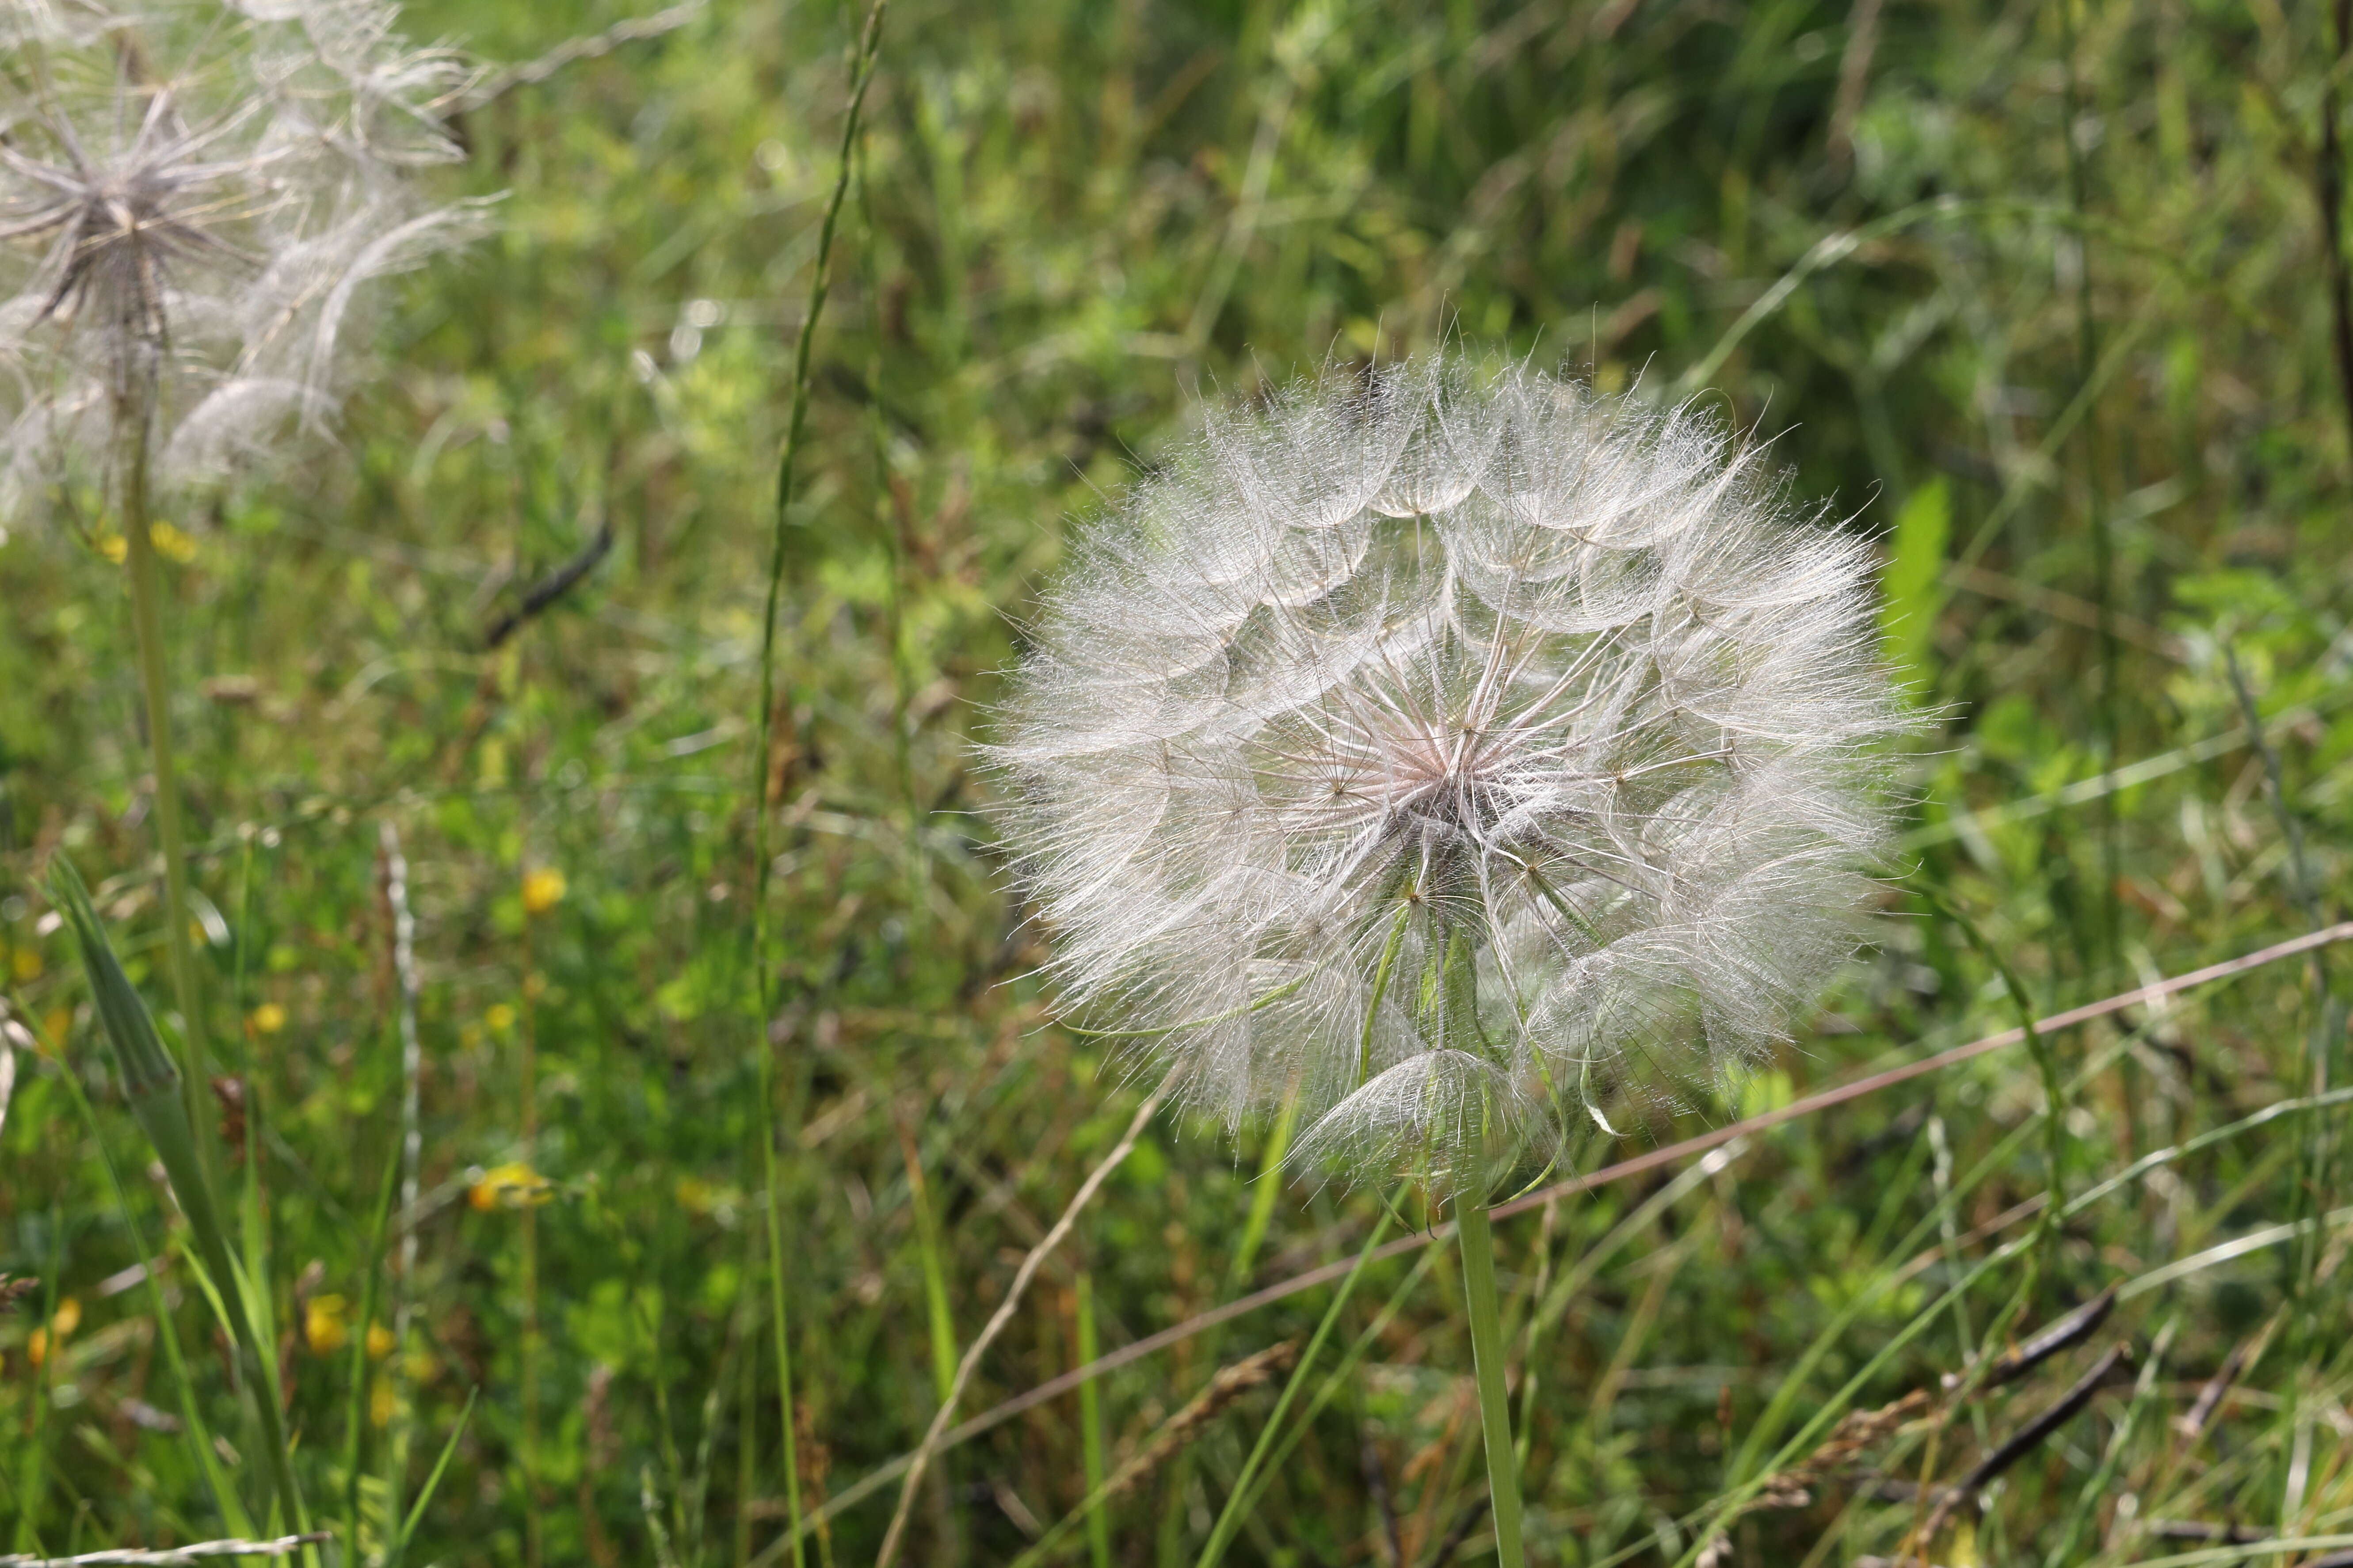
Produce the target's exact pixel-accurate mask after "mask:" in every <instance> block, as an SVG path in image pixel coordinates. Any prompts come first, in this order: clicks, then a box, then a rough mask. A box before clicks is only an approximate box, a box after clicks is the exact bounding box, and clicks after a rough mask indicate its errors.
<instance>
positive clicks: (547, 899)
mask: <svg viewBox="0 0 2353 1568" xmlns="http://www.w3.org/2000/svg"><path fill="white" fill-rule="evenodd" d="M563 901H564V873H563V872H561V871H559V870H557V869H555V868H554V867H553V866H542V867H541V868H539V869H537V870H536V871H533V872H532V873H531V874H530V875H528V876H526V877H525V878H523V879H522V907H523V908H524V909H525V910H529V911H530V912H531V913H533V914H535V915H543V914H545V913H546V912H547V911H548V910H552V909H554V907H555V906H556V905H558V904H560V903H562V902H563Z"/></svg>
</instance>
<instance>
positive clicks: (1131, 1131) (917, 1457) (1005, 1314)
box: [796, 1082, 1176, 1568]
mask: <svg viewBox="0 0 2353 1568" xmlns="http://www.w3.org/2000/svg"><path fill="white" fill-rule="evenodd" d="M1175 1087H1176V1086H1175V1084H1174V1083H1173V1082H1172V1083H1163V1084H1162V1085H1161V1086H1160V1087H1159V1088H1158V1089H1154V1090H1153V1091H1152V1093H1151V1094H1150V1095H1149V1096H1147V1097H1146V1098H1145V1101H1144V1103H1143V1104H1142V1105H1139V1106H1137V1107H1136V1108H1135V1116H1134V1119H1133V1120H1132V1121H1129V1122H1128V1124H1127V1131H1126V1132H1124V1134H1122V1135H1121V1137H1120V1141H1119V1142H1118V1143H1117V1144H1116V1145H1115V1146H1114V1147H1113V1150H1112V1152H1110V1153H1109V1154H1106V1155H1105V1156H1103V1163H1101V1164H1099V1165H1097V1166H1096V1167H1095V1168H1094V1169H1093V1171H1092V1172H1090V1173H1088V1176H1087V1179H1086V1180H1085V1181H1084V1182H1082V1183H1081V1184H1080V1186H1079V1190H1078V1191H1077V1192H1076V1193H1074V1194H1071V1202H1070V1205H1069V1206H1068V1207H1067V1208H1065V1209H1063V1210H1062V1217H1061V1218H1060V1219H1058V1220H1056V1221H1055V1222H1054V1228H1053V1229H1051V1230H1050V1231H1048V1232H1047V1233H1046V1235H1045V1238H1044V1239H1043V1240H1041V1241H1039V1243H1038V1245H1037V1246H1035V1247H1031V1248H1030V1249H1029V1257H1027V1258H1023V1259H1022V1260H1021V1267H1020V1268H1018V1269H1016V1270H1015V1271H1014V1275H1013V1283H1012V1284H1011V1285H1009V1286H1008V1287H1007V1288H1006V1291H1005V1300H1003V1301H1001V1302H999V1303H997V1311H996V1313H995V1315H994V1316H992V1317H991V1318H990V1319H989V1320H988V1326H987V1328H985V1329H983V1330H981V1331H980V1334H979V1337H978V1338H976V1339H975V1340H974V1341H973V1342H972V1343H971V1345H970V1346H969V1347H967V1348H966V1349H965V1352H964V1360H962V1361H961V1362H959V1363H956V1373H955V1384H953V1385H952V1386H951V1387H950V1388H949V1389H948V1396H947V1397H946V1398H945V1399H944V1400H942V1401H941V1402H940V1408H939V1413H938V1414H937V1415H934V1416H933V1417H932V1425H931V1427H930V1429H929V1430H928V1431H926V1432H925V1433H924V1434H923V1442H922V1444H921V1445H920V1446H918V1447H917V1448H916V1449H915V1451H914V1453H913V1455H912V1456H911V1457H910V1458H909V1459H908V1461H907V1479H906V1480H905V1481H904V1482H903V1483H902V1485H901V1486H900V1488H899V1506H898V1509H897V1510H896V1511H895V1512H893V1513H892V1515H891V1528H890V1529H889V1530H888V1531H885V1532H884V1534H883V1536H882V1550H881V1552H877V1553H876V1554H875V1557H874V1568H891V1563H892V1561H894V1560H895V1559H896V1558H897V1556H898V1554H899V1544H900V1542H901V1541H902V1539H903V1538H904V1537H905V1535H906V1531H907V1514H908V1510H910V1509H911V1508H912V1507H913V1504H914V1500H915V1488H916V1487H917V1486H919V1485H921V1484H922V1482H923V1471H924V1470H925V1469H926V1468H929V1466H930V1465H931V1462H932V1456H933V1455H934V1454H935V1453H937V1452H939V1450H940V1449H941V1448H943V1447H946V1441H945V1440H946V1436H947V1430H948V1423H949V1422H950V1421H951V1420H953V1419H955V1409H956V1405H957V1402H958V1401H960V1400H962V1399H963V1398H964V1391H965V1389H966V1388H967V1387H969V1386H970V1385H971V1384H972V1374H973V1372H974V1370H975V1369H976V1368H977V1367H978V1366H979V1365H980V1358H981V1356H982V1354H983V1353H984V1352H987V1349H988V1347H989V1346H990V1345H992V1344H994V1343H996V1342H997V1335H999V1334H1001V1333H1003V1332H1004V1331H1005V1325H1006V1324H1008V1323H1009V1322H1011V1321H1013V1312H1014V1310H1015V1309H1016V1308H1018V1306H1020V1304H1021V1298H1022V1296H1023V1295H1024V1294H1026V1293H1027V1292H1028V1290H1029V1281H1030V1280H1031V1279H1035V1278H1037V1274H1038V1269H1039V1266H1040V1265H1042V1264H1043V1263H1044V1262H1045V1261H1046V1259H1047V1258H1048V1257H1049V1256H1050V1254H1051V1253H1052V1252H1053V1250H1054V1248H1056V1247H1060V1246H1061V1245H1062V1241H1063V1238H1065V1237H1068V1236H1069V1235H1070V1234H1071V1226H1074V1225H1076V1224H1077V1223H1078V1218H1079V1213H1080V1211H1081V1210H1082V1209H1084V1208H1085V1207H1086V1206H1087V1205H1088V1203H1089V1202H1090V1201H1092V1199H1093V1197H1094V1195H1095V1194H1096V1193H1097V1192H1099V1191H1100V1190H1102V1187H1103V1183H1104V1182H1105V1181H1107V1180H1108V1179H1110V1176H1111V1173H1113V1171H1116V1170H1117V1169H1119V1167H1120V1164H1121V1163H1122V1162H1124V1160H1125V1159H1126V1158H1127V1157H1128V1155H1129V1153H1131V1152H1133V1151H1134V1148H1135V1141H1136V1140H1137V1139H1138V1138H1141V1137H1142V1136H1143V1135H1144V1129H1145V1123H1147V1122H1149V1121H1151V1120H1152V1113H1153V1112H1154V1111H1155V1110H1159V1109H1160V1102H1161V1101H1162V1100H1166V1099H1167V1098H1168V1094H1169V1091H1170V1090H1171V1089H1174V1088H1175ZM796 1539H797V1537H796Z"/></svg>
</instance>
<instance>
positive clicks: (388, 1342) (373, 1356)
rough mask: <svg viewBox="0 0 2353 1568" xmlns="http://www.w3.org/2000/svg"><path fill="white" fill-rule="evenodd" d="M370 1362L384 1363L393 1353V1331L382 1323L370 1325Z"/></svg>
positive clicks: (368, 1343)
mask: <svg viewBox="0 0 2353 1568" xmlns="http://www.w3.org/2000/svg"><path fill="white" fill-rule="evenodd" d="M367 1352H368V1360H370V1361H382V1360H383V1359H384V1358H385V1357H386V1356H388V1355H390V1354H391V1353H392V1331H391V1330H390V1329H387V1328H385V1326H384V1325H383V1324H382V1323H370V1324H369V1325H368V1331H367Z"/></svg>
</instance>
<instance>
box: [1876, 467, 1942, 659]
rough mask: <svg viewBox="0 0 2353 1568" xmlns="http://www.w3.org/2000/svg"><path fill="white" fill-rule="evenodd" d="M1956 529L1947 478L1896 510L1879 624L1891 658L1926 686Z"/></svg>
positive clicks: (1934, 481)
mask: <svg viewBox="0 0 2353 1568" xmlns="http://www.w3.org/2000/svg"><path fill="white" fill-rule="evenodd" d="M1952 529H1953V509H1952V493H1951V491H1950V490H1949V489H1947V486H1946V483H1945V481H1944V479H1942V478H1938V479H1931V480H1929V481H1928V482H1927V483H1926V484H1925V485H1922V486H1921V487H1920V488H1919V489H1916V490H1914V491H1913V492H1912V495H1911V498H1910V499H1909V500H1906V501H1905V503H1904V509H1903V510H1901V511H1899V512H1897V513H1896V514H1895V531H1894V534H1893V535H1891V536H1890V537H1889V539H1888V542H1887V545H1888V548H1887V573H1886V575H1885V576H1883V578H1881V580H1880V586H1881V589H1882V592H1883V595H1884V598H1883V602H1882V604H1881V605H1880V611H1879V626H1880V633H1881V636H1882V638H1883V646H1884V647H1885V648H1886V650H1887V659H1888V662H1889V663H1891V664H1893V665H1894V666H1895V668H1896V669H1897V670H1898V672H1900V673H1901V674H1902V675H1903V676H1904V677H1905V679H1907V680H1910V681H1912V682H1913V683H1915V686H1917V687H1920V688H1922V689H1926V688H1928V687H1930V686H1932V685H1933V683H1934V682H1933V671H1932V670H1931V669H1930V668H1929V664H1928V643H1929V639H1930V637H1933V636H1934V635H1935V632H1936V614H1937V612H1938V611H1939V610H1942V609H1943V608H1944V607H1945V584H1944V572H1945V547H1946V545H1947V543H1948V542H1950V540H1951V537H1952Z"/></svg>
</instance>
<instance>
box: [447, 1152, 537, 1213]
mask: <svg viewBox="0 0 2353 1568" xmlns="http://www.w3.org/2000/svg"><path fill="white" fill-rule="evenodd" d="M554 1195H555V1193H554V1183H552V1182H550V1181H549V1180H548V1179H547V1178H546V1177H545V1176H543V1175H541V1174H540V1173H538V1172H537V1171H534V1170H533V1169H532V1168H531V1167H530V1166H529V1165H526V1164H524V1163H522V1162H521V1161H520V1160H518V1161H513V1162H511V1163H507V1164H504V1165H498V1166H493V1167H492V1168H491V1169H490V1170H487V1171H484V1172H483V1173H481V1174H480V1176H477V1177H476V1178H474V1184H473V1185H472V1186H471V1187H470V1188H468V1189H467V1192H466V1201H467V1202H468V1203H469V1204H471V1205H473V1206H474V1207H476V1208H478V1209H493V1208H511V1209H520V1208H531V1207H534V1206H536V1205H540V1204H543V1203H545V1202H547V1201H548V1199H550V1198H552V1197H554Z"/></svg>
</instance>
